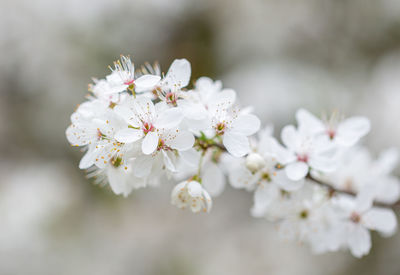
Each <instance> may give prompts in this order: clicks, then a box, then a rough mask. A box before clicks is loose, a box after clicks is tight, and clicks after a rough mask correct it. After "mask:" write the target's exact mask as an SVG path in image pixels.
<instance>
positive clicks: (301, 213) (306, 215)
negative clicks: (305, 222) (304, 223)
mask: <svg viewBox="0 0 400 275" xmlns="http://www.w3.org/2000/svg"><path fill="white" fill-rule="evenodd" d="M299 217H300V218H301V219H307V217H308V211H307V210H306V209H304V210H303V211H301V212H300V213H299Z"/></svg>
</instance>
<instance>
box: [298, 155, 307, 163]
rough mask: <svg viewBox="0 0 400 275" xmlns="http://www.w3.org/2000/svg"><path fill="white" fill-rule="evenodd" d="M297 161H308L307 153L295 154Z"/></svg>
mask: <svg viewBox="0 0 400 275" xmlns="http://www.w3.org/2000/svg"><path fill="white" fill-rule="evenodd" d="M297 161H301V162H306V163H307V162H308V156H307V155H299V156H297Z"/></svg>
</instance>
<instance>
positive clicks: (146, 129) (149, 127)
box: [143, 122, 155, 135]
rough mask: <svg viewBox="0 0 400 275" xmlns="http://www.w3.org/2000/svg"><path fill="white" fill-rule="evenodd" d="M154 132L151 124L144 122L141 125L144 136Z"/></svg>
mask: <svg viewBox="0 0 400 275" xmlns="http://www.w3.org/2000/svg"><path fill="white" fill-rule="evenodd" d="M154 130H155V129H154V126H153V124H150V123H147V122H145V123H144V124H143V132H144V134H145V135H147V133H149V132H153V131H154Z"/></svg>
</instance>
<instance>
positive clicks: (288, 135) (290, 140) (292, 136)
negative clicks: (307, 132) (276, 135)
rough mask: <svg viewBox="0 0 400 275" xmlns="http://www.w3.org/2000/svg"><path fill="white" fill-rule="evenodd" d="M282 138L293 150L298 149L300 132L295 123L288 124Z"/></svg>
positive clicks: (283, 130)
mask: <svg viewBox="0 0 400 275" xmlns="http://www.w3.org/2000/svg"><path fill="white" fill-rule="evenodd" d="M281 138H282V142H283V144H284V145H285V146H286V147H287V148H289V149H290V150H291V151H296V149H297V148H298V146H299V142H300V139H299V134H298V132H297V130H296V128H295V127H294V126H293V125H287V126H285V127H284V128H283V129H282V132H281Z"/></svg>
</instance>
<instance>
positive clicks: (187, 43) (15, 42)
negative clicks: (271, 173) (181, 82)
mask: <svg viewBox="0 0 400 275" xmlns="http://www.w3.org/2000/svg"><path fill="white" fill-rule="evenodd" d="M399 50H400V2H399V1H398V0H382V1H379V0H353V1H344V0H332V1H327V0H297V1H291V0H235V1H229V0H206V1H199V0H165V1H163V0H138V1H127V0H113V1H109V0H100V1H94V0H88V1H80V0H69V1H54V0H34V1H33V0H2V1H1V2H0V52H1V55H0V274H2V275H3V274H4V275H8V274H10V275H11V274H40V275H46V274H75V275H78V274H85V275H86V274H97V275H102V274H113V275H119V274H165V275H168V274H174V275H180V274H195V275H202V274H210V275H213V274H218V275H222V274H230V275H235V274H254V275H257V274H278V275H279V274H282V275H283V274H297V275H301V274H307V275H313V274H364V275H365V274H400V263H399V260H398V259H399V258H400V234H397V235H396V236H394V237H392V238H389V239H384V238H381V237H379V236H376V235H374V236H373V239H374V240H373V249H372V251H371V254H370V255H368V256H366V257H364V258H363V259H361V260H357V259H354V258H353V257H352V256H351V255H350V254H349V253H348V252H339V253H331V254H326V255H320V256H316V255H312V253H311V252H310V250H309V249H308V247H305V246H302V245H301V244H298V243H290V242H284V241H282V240H279V239H278V237H277V234H276V232H275V229H274V226H273V225H271V224H269V223H267V222H266V221H263V220H258V219H254V218H252V217H251V216H250V215H249V209H250V207H251V204H252V197H251V194H248V193H246V192H244V191H240V190H233V189H232V188H229V187H228V188H227V189H226V191H225V192H224V193H223V194H222V195H221V197H219V198H217V199H216V200H215V202H214V208H213V210H212V212H211V213H210V214H208V215H203V214H201V215H193V214H192V213H189V212H185V211H180V210H178V209H177V208H175V207H173V206H171V205H170V204H169V192H170V190H171V188H172V185H170V184H165V185H163V186H162V187H161V188H157V189H151V188H148V189H142V190H138V191H136V192H134V193H133V194H132V195H131V196H130V197H128V198H127V199H124V198H122V197H117V196H115V195H113V194H112V193H111V191H110V190H109V189H108V188H100V187H99V186H95V185H93V184H92V183H90V181H88V180H87V179H85V173H84V172H83V171H80V170H79V169H78V162H79V158H80V157H81V155H82V154H81V152H80V151H79V149H77V148H71V147H70V146H69V144H68V142H67V140H66V138H65V133H64V132H65V129H66V127H67V126H68V125H69V116H70V114H71V113H72V111H73V110H74V108H75V106H76V105H77V104H78V103H80V102H82V101H83V100H84V96H85V95H86V94H87V89H86V88H87V84H88V83H89V82H90V78H91V77H94V76H97V77H103V76H104V75H105V74H107V73H109V70H108V68H107V65H109V64H112V61H113V60H115V59H117V58H118V57H119V55H120V54H131V56H133V57H134V61H135V63H137V64H140V63H143V62H144V61H153V60H158V61H159V62H160V63H161V65H162V69H163V71H166V70H167V69H168V66H169V64H170V63H171V61H172V60H173V59H174V58H183V57H185V58H187V59H188V60H190V61H191V63H192V71H193V76H194V77H199V76H202V75H208V76H211V77H213V78H215V79H221V80H223V81H224V85H225V86H226V87H231V88H234V89H236V90H237V92H238V94H239V98H240V100H241V102H242V103H243V104H244V105H253V106H254V108H255V113H256V114H258V115H259V116H260V117H261V118H262V120H263V121H264V123H273V124H274V125H275V129H276V132H277V133H278V132H279V130H280V128H281V127H282V125H284V124H286V123H291V122H293V121H294V112H295V110H296V109H297V108H299V107H305V108H307V109H309V110H311V111H313V112H315V113H316V114H322V113H324V112H325V113H329V112H331V111H333V110H338V111H339V112H341V113H343V114H345V115H352V114H360V115H366V116H368V117H370V118H371V120H372V126H373V130H372V132H371V133H370V135H369V136H368V137H367V138H366V140H365V143H366V144H367V145H368V146H370V148H371V149H372V152H374V153H377V152H378V151H379V150H382V149H386V148H388V147H392V146H395V147H400V127H399V121H400V51H399ZM397 173H398V172H397Z"/></svg>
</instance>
